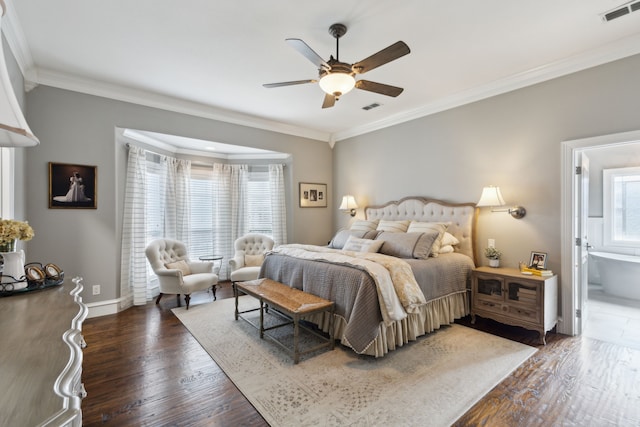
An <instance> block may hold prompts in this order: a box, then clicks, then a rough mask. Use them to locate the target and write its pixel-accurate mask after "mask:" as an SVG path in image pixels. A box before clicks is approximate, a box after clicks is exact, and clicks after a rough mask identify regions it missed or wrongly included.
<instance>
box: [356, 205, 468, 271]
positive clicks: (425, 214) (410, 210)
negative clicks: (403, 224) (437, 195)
mask: <svg viewBox="0 0 640 427" xmlns="http://www.w3.org/2000/svg"><path fill="white" fill-rule="evenodd" d="M476 212H477V208H476V204H475V203H448V202H445V201H442V200H435V199H427V198H425V197H405V198H403V199H400V200H397V201H396V200H394V201H392V202H387V203H385V204H384V205H380V206H367V207H366V208H365V209H364V214H365V217H366V219H385V220H391V221H398V220H406V219H408V220H413V221H424V222H450V223H451V225H449V228H448V229H447V231H448V232H449V233H451V234H453V235H454V236H455V237H456V238H457V239H458V240H460V244H459V245H457V246H456V251H457V252H460V253H463V254H465V255H468V256H469V257H471V259H472V260H473V262H474V263H475V265H479V264H478V262H477V259H476V254H475V240H476V218H477V214H476Z"/></svg>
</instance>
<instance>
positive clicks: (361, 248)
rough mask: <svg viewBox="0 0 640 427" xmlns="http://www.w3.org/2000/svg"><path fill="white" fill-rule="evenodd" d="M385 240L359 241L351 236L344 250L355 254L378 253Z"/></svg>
mask: <svg viewBox="0 0 640 427" xmlns="http://www.w3.org/2000/svg"><path fill="white" fill-rule="evenodd" d="M383 243H384V240H371V239H359V238H357V237H353V236H349V238H348V239H347V243H345V244H344V247H343V248H342V250H345V251H354V252H378V251H379V250H380V247H381V246H382V245H383Z"/></svg>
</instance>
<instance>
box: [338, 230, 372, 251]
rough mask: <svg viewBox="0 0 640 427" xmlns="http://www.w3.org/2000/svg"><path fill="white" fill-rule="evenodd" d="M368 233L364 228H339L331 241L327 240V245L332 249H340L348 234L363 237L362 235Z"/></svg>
mask: <svg viewBox="0 0 640 427" xmlns="http://www.w3.org/2000/svg"><path fill="white" fill-rule="evenodd" d="M366 233H368V232H367V231H364V230H340V231H338V232H337V233H336V235H335V236H333V239H331V242H329V247H330V248H333V249H342V248H343V247H344V244H345V243H347V239H348V238H349V236H353V237H359V238H364V235H365V234H366Z"/></svg>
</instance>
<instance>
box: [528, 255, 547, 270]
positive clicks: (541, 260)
mask: <svg viewBox="0 0 640 427" xmlns="http://www.w3.org/2000/svg"><path fill="white" fill-rule="evenodd" d="M529 268H535V269H537V270H545V269H546V268H547V254H546V253H545V252H531V259H530V260H529Z"/></svg>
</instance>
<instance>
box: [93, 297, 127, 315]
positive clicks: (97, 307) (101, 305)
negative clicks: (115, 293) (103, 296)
mask: <svg viewBox="0 0 640 427" xmlns="http://www.w3.org/2000/svg"><path fill="white" fill-rule="evenodd" d="M119 306H120V299H112V300H108V301H100V302H91V303H87V307H88V308H89V315H88V316H87V318H88V319H90V318H92V317H100V316H107V315H109V314H116V313H117V312H118V307H119Z"/></svg>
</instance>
